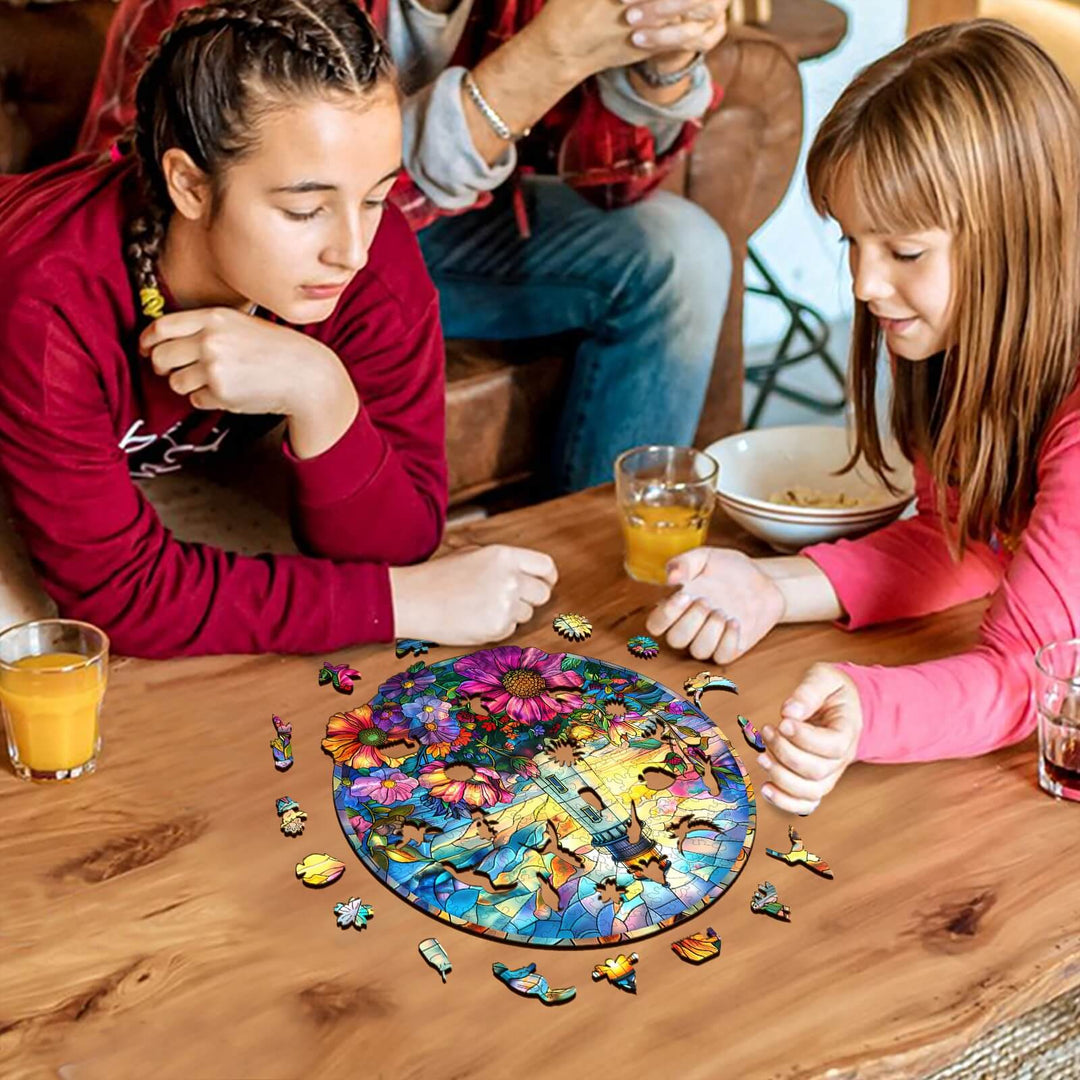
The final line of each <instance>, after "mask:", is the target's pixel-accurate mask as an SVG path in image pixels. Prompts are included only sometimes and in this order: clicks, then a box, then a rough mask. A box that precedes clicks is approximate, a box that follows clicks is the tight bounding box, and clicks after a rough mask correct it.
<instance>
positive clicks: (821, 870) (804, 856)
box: [765, 825, 833, 878]
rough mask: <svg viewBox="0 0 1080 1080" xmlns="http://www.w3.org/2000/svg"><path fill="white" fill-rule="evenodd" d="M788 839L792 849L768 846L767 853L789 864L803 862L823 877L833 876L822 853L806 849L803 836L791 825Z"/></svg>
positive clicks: (795, 864)
mask: <svg viewBox="0 0 1080 1080" xmlns="http://www.w3.org/2000/svg"><path fill="white" fill-rule="evenodd" d="M788 839H789V840H790V841H791V850H790V851H774V850H773V849H772V848H770V847H767V848H766V849H765V854H766V855H771V856H772V857H773V858H774V859H779V860H780V861H781V862H786V863H787V864H788V866H798V865H799V864H800V863H802V865H803V866H805V867H807V869H810V870H813V871H814V873H815V874H820V875H821V876H822V877H827V878H831V877H832V876H833V872H832V870H831V869H830V868H829V864H828V863H827V862H826V861H825V860H824V859H823V858H822V857H821V856H820V855H815V854H814V853H813V852H812V851H807V850H806V847H805V845H804V844H803V842H802V837H801V836H800V835H799V834H798V833H797V832H796V831H795V829H794V828H793V827H792V826H791V825H789V826H788Z"/></svg>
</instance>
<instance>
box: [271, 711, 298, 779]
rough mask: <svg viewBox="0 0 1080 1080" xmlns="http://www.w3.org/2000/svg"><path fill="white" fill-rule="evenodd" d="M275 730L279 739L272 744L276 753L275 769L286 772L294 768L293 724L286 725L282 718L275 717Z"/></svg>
mask: <svg viewBox="0 0 1080 1080" xmlns="http://www.w3.org/2000/svg"><path fill="white" fill-rule="evenodd" d="M274 730H275V731H276V732H277V738H275V739H274V741H273V742H272V743H271V744H270V749H271V750H273V751H274V768H275V769H280V770H281V771H282V772H284V771H285V770H286V769H289V768H291V767H292V763H293V756H292V724H286V723H285V721H284V720H282V719H281V717H280V716H275V717H274Z"/></svg>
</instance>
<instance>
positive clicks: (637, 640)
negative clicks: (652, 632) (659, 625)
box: [626, 634, 660, 660]
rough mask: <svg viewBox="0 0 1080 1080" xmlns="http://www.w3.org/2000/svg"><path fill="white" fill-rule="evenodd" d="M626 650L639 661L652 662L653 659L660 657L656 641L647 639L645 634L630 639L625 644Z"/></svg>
mask: <svg viewBox="0 0 1080 1080" xmlns="http://www.w3.org/2000/svg"><path fill="white" fill-rule="evenodd" d="M626 650H627V652H629V653H630V655H631V656H636V657H637V658H638V659H639V660H652V659H653V657H655V656H659V655H660V646H659V645H657V643H656V639H655V638H651V637H649V636H648V635H647V634H639V635H638V636H637V637H632V638H631V639H630V640H629V641H628V642H627V643H626Z"/></svg>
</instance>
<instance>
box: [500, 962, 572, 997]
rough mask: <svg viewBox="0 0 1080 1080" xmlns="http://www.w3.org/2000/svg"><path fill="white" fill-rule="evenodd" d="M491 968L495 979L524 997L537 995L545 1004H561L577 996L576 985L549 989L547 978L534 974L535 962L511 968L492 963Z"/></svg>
mask: <svg viewBox="0 0 1080 1080" xmlns="http://www.w3.org/2000/svg"><path fill="white" fill-rule="evenodd" d="M491 970H492V971H493V972H494V973H495V977H496V978H497V979H501V980H502V981H503V982H504V983H506V985H507V986H509V987H510V989H511V990H513V991H514V992H515V993H518V994H524V995H525V997H537V998H539V999H540V1000H541V1001H542V1002H543V1003H544V1004H545V1005H563V1004H565V1003H566V1002H567V1001H572V1000H573V999H574V998H575V997H576V996H577V987H576V986H565V987H563V988H562V989H561V990H558V989H557V990H553V989H551V987H549V986H548V981H547V979H545V978H544V976H543V975H537V974H536V965H535V964H526V965H525V967H523V968H514V969H513V970H511V969H510V968H508V967H507V966H506V965H505V964H500V963H494V964H492V965H491Z"/></svg>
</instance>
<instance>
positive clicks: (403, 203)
mask: <svg viewBox="0 0 1080 1080" xmlns="http://www.w3.org/2000/svg"><path fill="white" fill-rule="evenodd" d="M198 2H199V0H121V2H120V5H119V7H118V9H117V12H116V15H115V16H114V18H113V20H112V24H111V26H110V27H109V36H108V40H107V41H106V44H105V55H104V57H103V59H102V63H101V69H100V71H99V72H98V77H97V82H96V83H95V85H94V92H93V94H92V96H91V99H90V107H89V109H88V111H87V115H86V120H85V121H84V123H83V128H82V133H81V134H80V136H79V149H80V150H90V151H99V152H100V151H104V150H107V149H108V148H109V146H110V145H111V144H112V143H113V142H115V140H116V139H117V138H118V137H119V136H120V134H121V133H122V132H123V131H124V129H125V128H126V127H127V126H128V125H129V124H130V123H131V121H132V119H133V117H134V99H135V83H136V80H137V79H138V76H139V71H140V70H141V68H142V64H143V61H144V60H145V58H146V55H147V53H148V52H149V51H150V49H152V48H153V46H154V45H156V44H157V41H158V39H159V38H160V36H161V34H162V33H163V32H164V31H165V30H166V29H167V28H168V27H169V26H170V25H171V24H172V22H173V20H174V19H175V18H176V16H177V15H178V14H179V13H180V12H181V11H183V10H184V9H185V8H189V7H195V6H196V4H197V3H198ZM358 2H359V3H362V4H363V6H364V7H365V8H366V9H367V11H368V12H369V14H370V15H371V17H372V19H373V21H374V22H375V25H376V26H378V27H379V30H380V31H381V32H383V33H385V31H386V23H387V8H388V5H389V0H358ZM543 3H544V0H474V3H473V7H472V11H471V12H470V13H469V19H468V22H467V23H466V26H465V31H464V33H463V34H462V36H461V41H460V42H459V43H458V47H457V50H456V51H455V53H454V56H453V57H452V58H451V61H450V62H451V65H453V66H458V65H460V66H463V67H468V68H472V67H475V66H476V65H477V64H478V63H479V62H480V61H481V60H482V59H483V58H484V57H485V56H487V55H488V53H491V52H493V51H494V50H495V49H497V48H498V47H499V46H500V45H502V44H503V43H504V42H506V41H508V40H509V39H510V38H511V37H513V36H514V35H515V34H516V33H518V31H520V30H521V29H522V28H523V27H524V26H525V25H526V24H527V23H529V22H530V21H531V20H532V19H533V18H534V16H535V15H536V13H537V12H538V11H539V10H540V8H541V7H542V6H543ZM720 97H721V91H720V89H719V87H714V89H713V99H712V104H711V108H713V109H715V108H716V106H717V105H718V104H719V103H720ZM700 128H701V122H700V121H696V120H692V121H688V122H687V123H686V124H684V125H683V129H682V131H681V132H680V134H679V137H678V138H677V139H676V140H675V143H674V144H673V145H672V146H671V148H670V149H668V150H667V151H665V153H663V154H662V155H660V156H657V154H656V147H655V144H654V140H653V136H652V133H651V132H650V131H649V129H648V128H645V127H635V126H634V125H633V124H628V123H627V122H626V121H625V120H622V119H620V118H619V117H618V116H616V115H615V114H614V113H611V112H609V111H608V110H607V109H606V108H605V107H604V105H603V103H602V102H601V100H600V95H599V92H598V91H597V89H596V85H595V82H594V80H592V79H589V80H587V81H586V82H585V83H583V84H582V85H581V86H579V87H577V88H576V89H575V90H573V91H572V92H571V93H570V94H568V95H567V96H566V97H564V98H563V99H562V101H560V102H559V103H558V104H557V105H556V106H555V107H554V108H553V109H552V110H551V111H550V112H549V113H548V114H547V115H546V116H545V117H544V118H543V119H542V120H541V121H540V122H539V123H538V124H537V125H536V126H535V127H534V128H533V131H532V134H531V135H530V136H529V137H528V138H527V139H525V140H523V141H522V142H521V143H519V144H518V154H519V161H520V162H521V164H522V166H524V167H527V168H530V169H532V170H534V171H536V172H540V173H548V174H550V173H557V174H558V175H559V176H561V177H562V178H563V179H564V180H565V181H566V182H567V183H569V184H571V185H572V186H573V187H575V188H577V189H579V190H580V191H581V193H582V194H583V195H585V196H586V197H587V198H589V199H590V200H592V201H593V202H595V203H597V204H598V205H600V206H603V207H606V208H611V207H615V206H621V205H624V204H626V203H632V202H636V201H637V200H638V199H641V198H642V197H644V196H645V195H647V194H648V193H649V192H650V191H652V190H653V189H654V188H655V187H657V185H658V184H660V182H661V181H662V180H663V178H664V176H665V175H666V174H667V173H668V171H669V170H670V169H671V167H672V165H673V164H674V163H675V161H676V160H677V159H678V157H679V156H680V155H681V154H682V153H683V151H685V150H686V149H687V148H688V147H690V146H691V144H692V143H693V141H694V139H695V138H696V136H697V133H698V131H699V130H700ZM392 198H393V200H394V201H395V202H396V203H397V205H398V206H399V207H400V208H401V210H402V211H403V212H404V214H405V216H406V218H407V219H408V221H409V223H410V224H411V225H412V227H413V229H422V228H424V226H425V225H429V224H430V223H431V222H432V221H434V220H435V219H436V218H437V217H440V216H441V215H444V214H447V213H453V212H454V211H447V210H443V209H442V208H440V207H438V206H436V205H435V204H434V203H433V202H432V201H431V200H430V199H429V198H428V197H427V196H426V195H425V194H424V193H423V192H422V191H421V190H420V189H419V188H418V187H417V186H416V185H415V184H414V183H413V181H412V179H411V178H410V177H409V176H408V175H407V174H405V173H403V174H402V175H401V177H400V178H399V179H398V182H397V183H396V184H395V185H394V190H393V192H392ZM490 201H491V195H490V193H488V192H482V193H481V194H480V196H479V198H478V199H477V200H476V202H475V203H474V204H473V206H471V207H470V208H469V209H476V208H478V207H481V206H485V205H487V203H489V202H490ZM459 212H460V211H459Z"/></svg>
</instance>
